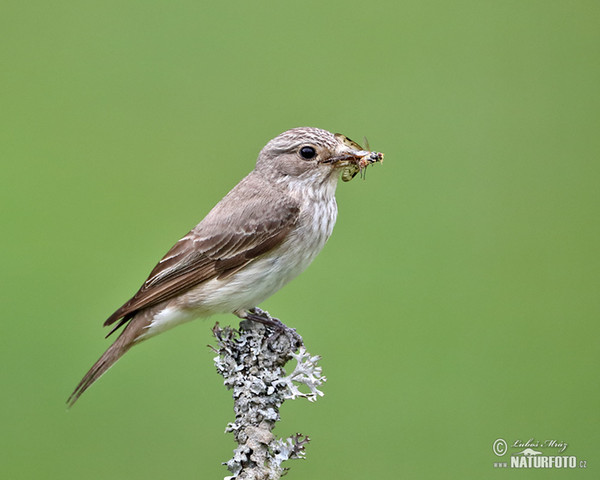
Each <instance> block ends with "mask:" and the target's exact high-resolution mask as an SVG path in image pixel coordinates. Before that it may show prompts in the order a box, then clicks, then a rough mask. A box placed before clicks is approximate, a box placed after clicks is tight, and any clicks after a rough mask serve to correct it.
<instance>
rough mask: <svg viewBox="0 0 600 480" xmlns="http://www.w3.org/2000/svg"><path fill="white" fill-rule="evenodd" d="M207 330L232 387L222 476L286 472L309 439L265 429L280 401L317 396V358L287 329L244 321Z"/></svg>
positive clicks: (265, 479)
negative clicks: (229, 444)
mask: <svg viewBox="0 0 600 480" xmlns="http://www.w3.org/2000/svg"><path fill="white" fill-rule="evenodd" d="M213 334H214V336H215V338H216V339H217V348H216V349H215V350H216V351H217V352H218V356H217V357H215V359H214V361H215V366H216V368H217V372H218V373H219V374H220V375H222V376H223V378H224V384H225V386H226V387H227V388H228V389H231V390H233V401H234V411H235V421H234V422H232V423H229V424H228V425H227V428H226V430H225V431H226V432H231V433H233V435H234V436H235V440H236V442H237V443H238V447H237V448H236V449H235V450H234V452H233V458H232V459H231V460H229V461H228V462H227V463H226V465H227V468H228V469H229V471H230V472H231V473H232V475H231V476H229V477H225V478H226V480H227V479H236V480H237V479H256V480H258V479H260V480H275V479H278V478H280V477H281V476H282V475H283V474H284V473H285V471H286V470H287V469H286V468H284V467H283V466H282V463H283V462H284V461H286V460H289V459H294V458H304V456H305V451H304V446H305V445H306V444H307V443H308V441H309V438H308V437H307V436H302V435H300V434H296V435H292V436H291V437H289V438H286V439H276V438H275V436H274V435H273V434H272V433H271V431H272V430H273V428H274V427H275V422H277V421H278V420H279V409H280V407H281V405H282V404H283V402H284V401H285V400H292V399H295V398H298V397H301V398H307V399H308V400H309V401H315V400H316V399H317V398H318V397H319V396H322V395H323V393H322V392H321V391H320V390H319V389H318V387H320V386H321V385H322V384H323V383H324V382H325V380H326V378H325V377H324V376H323V375H322V372H321V367H319V366H318V365H317V362H318V360H319V359H320V357H318V356H312V355H310V354H309V353H308V352H307V351H306V349H305V348H304V345H303V342H302V339H301V338H300V336H299V335H298V334H296V333H295V331H293V330H291V329H288V328H287V327H286V328H285V329H283V330H282V329H279V328H272V327H271V326H265V325H263V324H261V323H257V322H253V321H250V320H244V321H242V322H241V323H240V330H239V331H236V330H234V329H232V328H230V327H224V328H221V327H220V326H219V325H218V324H217V325H215V327H214V328H213ZM291 359H294V360H295V361H296V365H295V366H294V369H293V371H292V372H291V373H290V374H286V371H285V370H284V365H285V364H286V363H287V362H288V361H289V360H291ZM301 388H302V390H301ZM303 390H304V391H303Z"/></svg>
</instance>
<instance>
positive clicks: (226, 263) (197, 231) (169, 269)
mask: <svg viewBox="0 0 600 480" xmlns="http://www.w3.org/2000/svg"><path fill="white" fill-rule="evenodd" d="M251 176H252V174H250V175H249V176H248V177H246V178H245V179H244V180H242V182H240V184H238V185H237V187H236V188H234V189H233V190H232V191H231V192H230V193H229V194H228V195H227V196H226V197H225V198H223V200H221V202H219V203H218V204H217V205H216V206H215V208H213V210H211V212H210V213H209V214H208V215H207V216H206V218H205V219H204V220H202V222H200V223H199V224H198V225H197V226H196V227H195V228H194V229H193V230H192V231H191V232H190V233H189V234H187V235H186V236H185V237H183V238H182V239H181V240H180V241H179V242H177V243H176V244H175V245H174V246H173V247H172V248H171V249H170V250H169V251H168V252H167V253H166V255H165V256H164V257H163V258H162V260H161V261H160V262H159V263H158V264H157V265H156V266H155V267H154V269H153V270H152V272H151V273H150V275H149V276H148V279H147V280H146V282H144V284H143V285H142V287H141V288H140V289H139V290H138V292H137V293H136V294H135V295H134V296H133V297H132V298H131V299H130V300H128V301H127V302H126V303H125V304H124V305H122V306H121V307H120V308H119V309H118V310H117V311H116V312H114V313H113V314H112V315H111V316H110V317H109V318H108V319H107V320H106V322H104V325H105V326H106V325H111V324H113V323H115V322H116V321H117V320H119V319H122V320H121V321H120V322H119V324H118V325H117V327H116V328H118V327H119V326H122V325H123V324H125V323H127V321H128V320H129V319H131V318H132V317H133V316H134V315H135V313H136V312H137V311H139V310H141V309H144V308H148V307H151V306H153V305H156V304H158V303H160V302H164V301H165V300H169V299H171V298H174V297H176V296H177V295H179V294H181V293H184V292H185V291H187V290H189V289H191V288H193V287H195V286H197V285H199V284H200V283H202V282H206V281H208V280H211V279H213V278H218V279H224V278H227V277H229V276H231V275H233V274H234V273H235V272H237V271H238V270H240V269H241V268H243V267H244V266H245V265H247V264H248V263H249V262H251V261H252V260H254V259H256V258H257V257H260V256H261V255H264V254H265V253H267V252H269V251H271V250H273V249H274V248H276V247H277V246H279V245H280V244H281V243H282V242H283V241H284V240H285V238H286V237H287V236H288V234H289V232H290V231H291V230H292V229H293V227H294V225H295V224H296V222H297V220H298V216H299V212H300V209H299V206H298V204H297V203H296V202H295V201H292V200H291V199H290V198H289V197H287V196H286V195H285V194H284V192H281V191H277V190H273V188H272V187H271V189H270V190H273V191H272V193H271V194H270V196H272V197H273V198H269V195H268V194H265V191H264V190H263V191H262V192H260V191H259V190H257V189H256V188H254V189H252V191H251V193H250V195H248V194H247V190H248V189H247V188H245V189H244V188H243V186H244V182H246V184H248V183H250V184H253V183H257V179H252V178H251ZM247 186H248V185H246V187H247ZM260 186H264V185H260ZM240 187H242V188H240ZM240 189H241V190H244V193H243V195H242V192H240ZM240 196H245V197H248V198H244V199H240V198H239V197H240ZM116 328H115V329H116ZM113 331H114V330H113ZM111 333H112V331H111ZM109 335H110V334H109Z"/></svg>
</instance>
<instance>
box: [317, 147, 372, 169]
mask: <svg viewBox="0 0 600 480" xmlns="http://www.w3.org/2000/svg"><path fill="white" fill-rule="evenodd" d="M369 153H371V152H367V151H366V150H350V151H347V152H342V153H339V154H337V155H334V156H332V157H329V158H326V159H324V160H322V161H321V163H326V164H329V165H333V166H334V167H337V168H341V167H347V166H348V165H358V162H360V159H361V158H363V157H364V156H365V155H369Z"/></svg>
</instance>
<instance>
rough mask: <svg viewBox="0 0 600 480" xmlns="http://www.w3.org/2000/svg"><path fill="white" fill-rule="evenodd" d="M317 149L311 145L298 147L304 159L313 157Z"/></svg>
mask: <svg viewBox="0 0 600 480" xmlns="http://www.w3.org/2000/svg"><path fill="white" fill-rule="evenodd" d="M316 154H317V151H316V150H315V149H314V148H313V147H302V148H301V149H300V156H301V157H302V158H304V159H306V160H310V159H311V158H315V155H316Z"/></svg>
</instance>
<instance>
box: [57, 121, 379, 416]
mask: <svg viewBox="0 0 600 480" xmlns="http://www.w3.org/2000/svg"><path fill="white" fill-rule="evenodd" d="M381 158H383V154H380V153H377V154H373V153H372V152H368V151H365V150H363V149H362V147H361V146H360V145H359V144H357V143H355V142H353V141H352V140H350V139H349V138H348V137H346V136H344V135H342V134H335V133H331V132H329V131H327V130H323V129H320V128H314V127H298V128H292V129H290V130H287V131H285V132H283V133H281V134H280V135H278V136H277V137H275V138H273V139H272V140H270V141H269V142H268V143H267V144H266V145H265V147H264V148H263V149H262V150H261V151H260V153H259V155H258V159H257V161H256V165H255V167H254V169H253V170H252V171H251V172H250V173H249V174H248V175H247V176H246V177H245V178H243V179H242V180H241V181H240V182H239V183H238V184H237V185H236V186H235V187H234V188H233V189H232V190H231V191H230V192H229V193H228V194H227V195H225V197H223V199H222V200H221V201H220V202H219V203H217V205H216V206H215V207H214V208H213V209H212V210H211V211H210V212H209V213H208V214H207V215H206V217H205V218H204V219H203V220H202V221H201V222H200V223H199V224H198V225H196V227H194V228H193V229H192V230H191V231H190V232H189V233H188V234H187V235H185V236H184V237H183V238H181V240H179V241H178V242H177V243H176V244H175V245H174V246H173V247H172V248H171V249H170V250H169V251H168V252H167V253H166V255H165V256H164V257H163V258H162V259H161V260H160V261H159V262H158V264H157V265H156V266H155V267H154V269H153V270H152V271H151V272H150V275H149V276H148V278H147V280H146V281H145V282H144V283H143V285H142V286H141V287H140V289H139V290H138V291H137V293H136V294H135V295H134V296H133V297H131V298H130V299H129V300H128V301H127V302H125V303H124V304H123V305H122V306H121V307H119V308H118V309H117V310H116V311H115V312H114V313H113V314H112V315H111V316H110V317H108V319H107V320H106V321H105V322H104V326H113V328H112V330H111V331H110V333H109V334H108V335H107V337H108V336H110V335H111V334H112V333H114V332H116V331H117V330H119V329H121V328H122V327H123V329H122V331H121V332H120V334H119V335H118V337H117V338H116V340H115V341H114V343H112V345H111V346H110V347H109V348H108V349H107V350H106V351H105V352H104V354H103V355H102V356H101V357H100V358H99V359H98V361H97V362H96V363H94V365H93V366H92V367H91V368H90V370H89V371H88V372H87V373H86V375H85V376H84V377H83V378H82V380H81V381H80V382H79V384H78V385H77V387H76V388H75V390H74V391H73V393H72V394H71V395H70V396H69V398H68V400H67V404H68V405H69V407H70V406H72V405H73V404H74V403H75V402H76V401H77V400H78V399H79V397H80V396H81V394H82V393H83V392H85V391H86V390H87V389H88V388H89V387H90V386H91V385H92V384H93V383H94V382H95V381H96V380H98V379H99V378H100V377H101V376H102V375H103V374H104V373H105V372H106V371H107V370H108V369H109V368H110V367H111V366H112V365H113V364H114V363H115V362H116V361H117V360H119V359H120V358H121V357H122V356H123V355H124V354H125V353H126V352H127V351H128V350H129V349H130V348H131V347H133V346H134V345H137V344H139V343H140V342H143V341H145V340H147V339H149V338H151V337H154V336H156V335H157V334H159V333H162V332H164V331H166V330H168V329H170V328H173V327H175V326H177V325H180V324H182V323H185V322H188V321H190V320H193V319H196V318H203V317H208V316H210V315H213V314H217V313H233V314H235V315H237V316H238V317H239V318H242V319H244V318H251V319H254V320H259V321H262V320H260V319H261V318H263V320H264V323H267V321H269V319H270V317H269V316H268V315H267V316H266V317H265V316H262V315H261V314H262V313H263V312H262V310H260V309H259V308H258V305H259V304H260V303H261V302H263V301H264V300H266V299H267V298H268V297H270V296H271V295H272V294H274V293H275V292H276V291H278V290H279V289H280V288H281V287H283V286H284V285H285V284H287V283H288V282H289V281H290V280H292V279H293V278H294V277H296V276H297V275H298V274H300V273H301V272H302V271H304V270H305V269H306V268H307V267H308V265H309V264H310V263H311V262H312V261H313V260H314V258H315V257H316V256H317V254H318V253H319V252H320V251H321V249H322V248H323V247H324V245H325V243H326V242H327V240H328V238H329V237H330V235H331V233H332V231H333V227H334V224H335V222H336V218H337V203H336V199H335V192H336V187H337V183H338V179H339V178H340V173H341V172H342V171H344V169H345V168H346V169H350V171H351V174H352V175H351V176H353V175H354V174H356V171H358V168H357V165H360V168H363V166H364V165H365V163H372V162H374V161H377V159H381ZM365 159H366V160H365ZM361 161H362V162H361ZM346 173H347V172H346ZM346 177H347V176H344V180H345V181H347V178H346ZM265 313H266V312H265ZM274 320H276V319H274Z"/></svg>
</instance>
